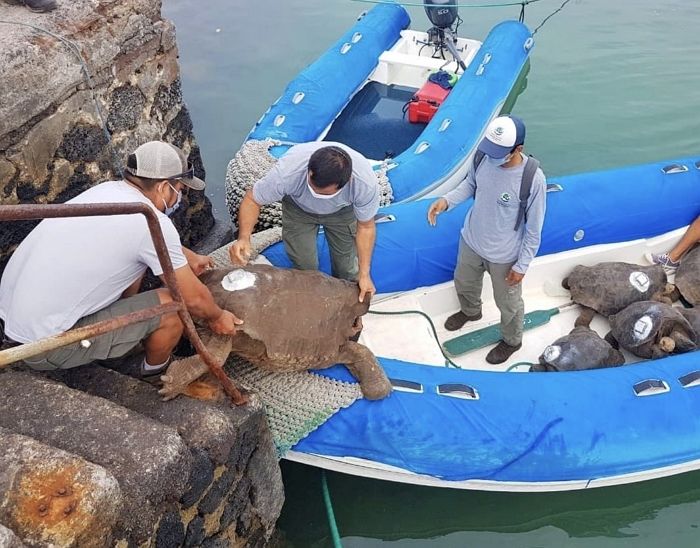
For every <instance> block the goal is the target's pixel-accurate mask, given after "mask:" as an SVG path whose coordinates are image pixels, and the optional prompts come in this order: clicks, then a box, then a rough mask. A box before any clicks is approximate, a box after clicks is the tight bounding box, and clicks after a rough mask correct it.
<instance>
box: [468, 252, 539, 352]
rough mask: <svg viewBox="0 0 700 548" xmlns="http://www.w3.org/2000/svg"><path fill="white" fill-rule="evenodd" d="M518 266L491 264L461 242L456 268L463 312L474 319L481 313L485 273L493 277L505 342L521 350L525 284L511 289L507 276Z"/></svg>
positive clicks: (494, 294)
mask: <svg viewBox="0 0 700 548" xmlns="http://www.w3.org/2000/svg"><path fill="white" fill-rule="evenodd" d="M513 264H514V263H507V264H499V263H490V262H489V261H487V260H486V259H482V258H481V257H479V255H477V254H476V253H474V250H472V249H471V248H470V247H469V246H468V245H467V244H465V243H464V240H462V239H461V238H460V241H459V255H458V256H457V266H456V268H455V289H456V290H457V296H458V297H459V304H460V308H461V310H462V312H464V313H465V314H466V315H467V316H473V315H475V314H478V313H479V312H481V290H482V288H483V285H484V272H488V273H489V275H490V276H491V284H492V286H493V297H494V300H495V301H496V306H498V310H500V312H501V333H502V335H503V340H504V341H505V342H506V343H507V344H509V345H511V346H518V345H519V344H520V343H521V342H522V339H523V314H524V313H525V304H524V302H523V296H522V295H523V293H522V285H523V284H522V283H519V284H517V285H508V284H507V283H506V276H508V273H509V272H510V269H511V267H512V266H513Z"/></svg>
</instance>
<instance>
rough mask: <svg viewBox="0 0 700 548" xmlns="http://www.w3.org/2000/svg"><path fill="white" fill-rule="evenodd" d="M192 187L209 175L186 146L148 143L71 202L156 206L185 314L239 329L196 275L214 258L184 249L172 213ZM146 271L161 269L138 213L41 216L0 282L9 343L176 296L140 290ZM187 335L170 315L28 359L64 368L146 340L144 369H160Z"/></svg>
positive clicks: (0, 314)
mask: <svg viewBox="0 0 700 548" xmlns="http://www.w3.org/2000/svg"><path fill="white" fill-rule="evenodd" d="M185 187H188V188H191V189H193V190H202V189H203V188H204V181H202V180H200V179H198V178H197V177H195V176H194V170H193V168H192V166H191V164H188V162H187V160H186V158H185V155H184V154H183V152H182V151H181V150H180V149H179V148H177V147H175V146H173V145H170V144H167V143H163V142H160V141H151V142H149V143H146V144H144V145H141V146H140V147H138V148H137V149H136V150H135V151H134V153H133V154H131V155H130V156H129V158H128V161H127V167H126V172H125V177H124V180H121V181H109V182H106V183H102V184H99V185H97V186H95V187H93V188H90V189H89V190H86V191H85V192H83V193H81V194H79V195H78V196H76V197H75V198H73V199H72V200H70V201H69V202H68V203H71V204H87V203H133V202H141V203H145V204H147V205H149V206H150V207H152V208H153V210H154V212H155V213H156V215H157V217H158V220H159V222H160V227H161V230H162V232H163V236H164V239H165V243H166V246H167V249H168V254H169V255H170V260H171V261H172V264H173V268H174V269H175V277H176V279H177V282H178V285H179V287H180V290H181V292H182V296H183V298H184V300H185V304H186V305H187V308H188V310H189V311H190V313H191V314H192V315H193V316H195V317H198V318H201V319H202V320H204V321H206V322H207V323H208V325H209V327H210V328H211V329H212V331H214V332H216V333H219V334H234V333H235V332H236V325H237V324H241V323H243V322H242V321H241V320H239V319H238V318H236V317H235V316H234V315H233V314H232V313H231V312H228V311H225V310H222V309H221V308H220V307H219V306H218V305H217V304H216V303H215V302H214V299H213V297H212V295H211V293H210V292H209V290H208V289H207V287H206V286H205V285H204V284H203V283H202V282H200V281H199V279H198V278H197V275H199V274H201V273H202V272H203V271H204V270H205V269H207V268H208V267H210V266H211V265H210V259H209V258H208V257H205V256H202V255H198V254H196V253H194V252H192V251H190V250H188V249H186V248H184V247H183V246H182V243H181V242H180V236H179V235H178V233H177V229H176V228H175V226H174V225H173V223H172V221H171V220H170V219H169V217H168V215H170V214H172V212H173V211H175V210H176V209H177V207H178V206H179V205H180V200H181V198H182V190H183V189H184V188H185ZM147 268H150V269H151V270H152V271H153V273H154V274H155V275H157V276H162V274H163V270H162V268H161V266H160V262H159V261H158V256H157V254H156V251H155V248H154V246H153V242H152V240H151V236H150V232H149V230H148V225H147V223H146V218H145V217H144V216H143V215H141V214H134V215H111V216H99V217H69V218H57V219H45V220H43V221H42V222H41V223H39V225H38V226H37V227H36V228H35V229H34V230H32V232H31V233H30V234H29V235H28V236H27V237H26V238H25V239H24V241H23V242H22V243H21V244H20V245H19V247H18V248H17V250H16V251H15V252H14V254H13V255H12V257H11V258H10V261H9V262H8V264H7V268H6V269H5V271H4V273H3V276H2V280H0V322H2V323H4V333H5V335H4V337H5V342H9V343H10V344H12V343H28V342H33V341H36V340H38V339H41V338H44V337H48V336H51V335H56V334H58V333H61V332H63V331H66V330H68V329H70V328H73V327H80V326H82V325H89V324H93V323H96V322H97V321H101V320H106V319H110V318H112V317H115V316H118V315H122V314H126V313H129V312H133V311H135V310H140V309H143V308H148V307H152V306H156V305H158V304H164V303H167V302H171V301H172V298H171V296H170V293H169V291H168V290H167V289H156V290H153V291H147V292H144V293H138V290H139V287H140V285H141V280H142V279H143V276H144V274H145V272H146V269H147ZM182 332H183V325H182V323H181V321H180V318H179V317H178V315H177V314H166V315H163V316H161V317H156V318H153V319H151V320H146V321H143V322H140V323H137V324H133V325H130V326H126V327H123V328H121V329H117V330H115V331H112V332H109V333H106V334H104V335H100V336H98V337H95V338H93V339H90V340H89V342H90V344H89V345H86V344H78V343H76V344H71V345H68V346H64V347H61V348H58V349H56V350H53V351H49V352H47V353H44V354H41V355H39V356H34V357H32V358H29V359H27V360H25V362H26V363H27V364H28V365H29V366H30V367H32V368H35V369H65V368H70V367H76V366H78V365H83V364H85V363H89V362H91V361H93V360H99V359H108V358H116V357H119V356H123V355H124V354H126V353H127V352H128V351H129V350H131V349H132V348H134V347H135V346H136V345H138V344H139V342H143V346H144V349H145V358H144V360H143V363H142V367H141V369H142V374H143V375H153V374H158V373H160V372H162V371H163V370H164V369H165V368H166V367H167V365H168V363H169V361H170V357H171V353H172V351H173V349H174V348H175V345H176V344H177V343H178V341H179V340H180V337H181V336H182ZM0 342H1V341H0Z"/></svg>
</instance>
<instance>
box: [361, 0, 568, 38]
mask: <svg viewBox="0 0 700 548" xmlns="http://www.w3.org/2000/svg"><path fill="white" fill-rule="evenodd" d="M352 1H353V2H362V3H365V4H400V5H402V6H415V7H426V6H425V4H424V3H423V2H398V1H396V0H352ZM570 1H571V0H564V2H563V3H562V5H561V6H559V7H558V8H557V9H555V10H554V11H553V12H552V13H550V14H549V15H548V16H547V17H545V18H544V19H543V20H542V22H541V23H540V24H539V25H538V26H537V28H535V30H534V31H532V35H533V36H534V35H535V34H537V31H538V30H540V29H541V28H542V27H543V26H544V24H545V23H546V22H547V21H548V20H549V19H550V18H551V17H553V16H554V15H556V14H557V13H559V12H560V11H561V10H562V9H564V6H566V4H568V3H569V2H570ZM537 2H542V0H520V1H518V2H500V3H498V4H455V5H453V6H452V5H451V6H449V7H451V8H505V7H510V6H520V15H519V16H518V21H520V22H521V23H524V22H525V6H527V5H529V4H535V3H537ZM444 7H448V6H444Z"/></svg>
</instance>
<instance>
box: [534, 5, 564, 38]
mask: <svg viewBox="0 0 700 548" xmlns="http://www.w3.org/2000/svg"><path fill="white" fill-rule="evenodd" d="M569 2H571V0H564V2H563V3H562V5H561V6H559V7H558V8H557V9H555V10H554V11H553V12H552V13H550V14H549V15H548V16H547V17H545V18H544V19H543V20H542V22H541V23H540V24H539V25H538V26H537V28H535V30H533V31H532V35H533V36H534V35H535V34H537V31H538V30H540V29H541V28H542V27H543V26H544V24H545V23H546V22H547V21H549V19H550V18H551V17H554V16H555V15H556V14H557V13H559V12H560V11H561V10H563V9H564V6H566V5H567V4H568V3H569ZM524 9H525V7H524V6H523V10H524Z"/></svg>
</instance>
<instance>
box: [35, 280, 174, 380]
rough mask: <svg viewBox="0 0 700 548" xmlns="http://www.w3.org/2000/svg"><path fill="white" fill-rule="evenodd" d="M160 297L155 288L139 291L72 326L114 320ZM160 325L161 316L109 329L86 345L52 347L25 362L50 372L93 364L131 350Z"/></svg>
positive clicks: (154, 303)
mask: <svg viewBox="0 0 700 548" xmlns="http://www.w3.org/2000/svg"><path fill="white" fill-rule="evenodd" d="M159 304H160V299H159V298H158V292H157V291H155V290H152V291H146V292H145V293H138V294H136V295H133V296H132V297H127V298H125V299H119V300H118V301H115V302H113V303H112V304H110V305H109V306H107V307H105V308H103V309H102V310H98V311H97V312H94V313H92V314H90V315H88V316H85V317H83V318H81V319H79V320H78V321H77V323H76V324H75V325H74V326H73V327H72V328H71V329H73V328H76V327H83V326H86V325H92V324H95V323H97V322H100V321H103V320H111V319H112V318H115V317H117V316H121V315H124V314H129V313H131V312H136V311H137V310H142V309H144V308H151V307H153V306H158V305H159ZM159 325H160V316H156V317H155V318H151V319H149V320H144V321H142V322H138V323H134V324H131V325H126V326H124V327H120V328H119V329H116V330H114V331H108V332H107V333H105V334H103V335H99V336H97V337H93V338H91V339H89V341H90V344H89V345H86V346H83V345H82V344H80V343H73V344H69V345H66V346H62V347H60V348H56V349H55V350H49V351H48V352H44V353H43V354H39V355H38V356H32V357H31V358H26V359H25V360H24V363H26V364H27V365H28V366H29V367H31V368H32V369H36V370H39V371H50V370H54V369H70V368H72V367H78V366H79V365H84V364H86V363H90V362H91V361H94V360H107V359H111V358H118V357H121V356H123V355H124V354H126V353H127V352H129V351H130V350H131V349H133V348H134V347H135V346H136V345H138V344H139V343H140V342H141V341H142V340H144V339H145V338H146V337H148V336H149V335H150V334H151V333H153V332H154V331H155V330H156V329H158V326H159Z"/></svg>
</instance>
